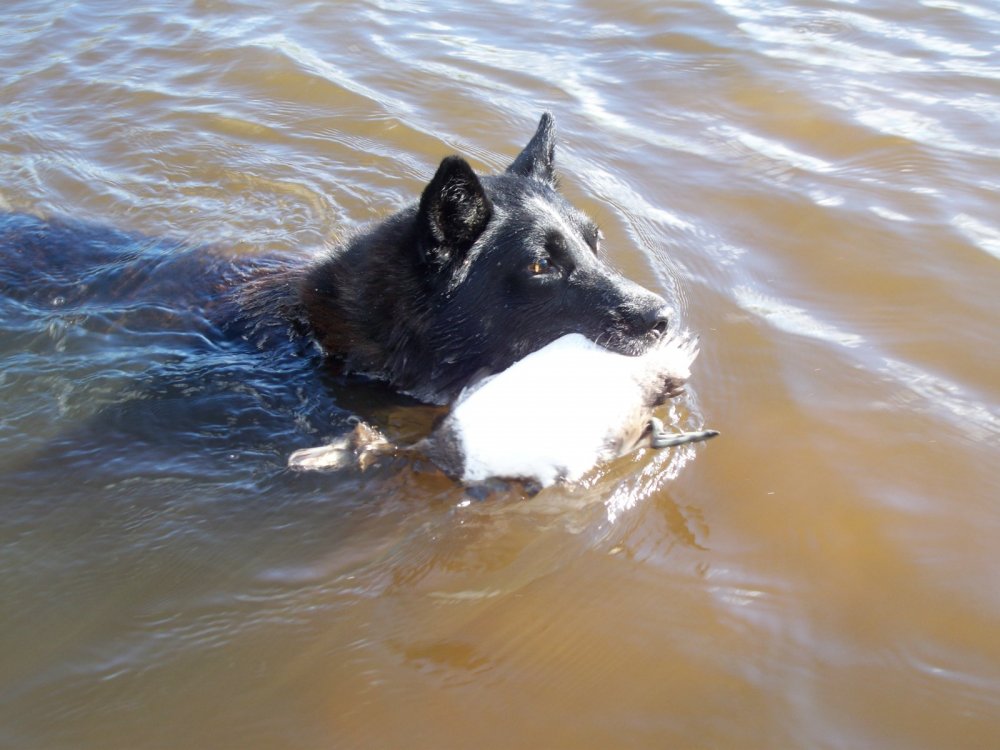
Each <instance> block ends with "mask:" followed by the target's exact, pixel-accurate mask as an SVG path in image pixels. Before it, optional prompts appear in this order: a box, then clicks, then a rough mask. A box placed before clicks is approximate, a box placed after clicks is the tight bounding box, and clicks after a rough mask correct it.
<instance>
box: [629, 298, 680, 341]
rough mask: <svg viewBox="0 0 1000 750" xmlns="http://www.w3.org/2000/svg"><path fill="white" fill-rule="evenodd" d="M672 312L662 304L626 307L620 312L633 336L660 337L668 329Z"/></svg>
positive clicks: (650, 303)
mask: <svg viewBox="0 0 1000 750" xmlns="http://www.w3.org/2000/svg"><path fill="white" fill-rule="evenodd" d="M672 312H673V311H672V310H671V309H670V307H669V306H668V305H665V304H663V303H662V302H652V301H651V302H648V303H646V304H639V305H636V304H632V305H626V306H624V307H623V308H621V310H620V314H621V317H622V319H623V320H624V321H625V323H626V325H627V326H628V327H629V329H630V331H631V333H632V334H633V335H635V336H648V335H653V336H662V335H663V334H665V333H666V332H667V330H668V329H669V328H670V315H671V313H672Z"/></svg>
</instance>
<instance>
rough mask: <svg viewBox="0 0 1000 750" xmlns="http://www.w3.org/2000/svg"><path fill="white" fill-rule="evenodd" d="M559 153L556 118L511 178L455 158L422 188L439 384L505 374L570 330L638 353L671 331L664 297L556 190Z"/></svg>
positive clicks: (547, 121) (419, 217)
mask: <svg viewBox="0 0 1000 750" xmlns="http://www.w3.org/2000/svg"><path fill="white" fill-rule="evenodd" d="M554 157H555V133H554V122H553V119H552V116H551V115H549V114H547V113H546V114H545V115H543V116H542V119H541V122H540V123H539V125H538V130H537V132H536V133H535V135H534V137H532V139H531V141H530V142H529V143H528V145H527V146H526V147H525V149H524V150H523V151H522V152H521V153H520V154H519V155H518V156H517V158H516V159H515V160H514V161H513V163H512V164H511V165H510V166H509V167H508V168H507V170H506V171H505V172H504V173H502V174H499V175H494V176H489V177H482V178H480V177H478V176H477V175H476V174H475V173H474V172H473V170H472V168H471V167H470V166H469V164H468V163H467V162H466V161H465V160H464V159H462V158H461V157H458V156H450V157H448V158H446V159H444V160H443V161H442V162H441V165H440V166H439V168H438V170H437V172H436V173H435V175H434V177H433V179H431V181H430V183H429V184H428V185H427V187H426V188H425V189H424V191H423V194H422V196H421V199H420V204H419V207H418V209H417V214H416V224H415V227H416V237H415V239H416V246H417V253H418V258H419V262H420V264H421V265H422V267H423V276H424V278H425V279H427V280H429V282H428V285H427V287H425V288H426V291H427V293H428V296H429V300H428V301H429V303H430V309H431V311H432V313H431V314H430V315H429V316H428V323H429V325H428V327H427V328H426V330H425V334H426V345H427V346H428V347H429V348H430V349H432V350H433V351H435V353H436V356H435V357H434V359H433V364H432V367H433V368H434V369H436V370H440V372H436V373H435V377H434V379H435V380H437V381H439V382H440V380H441V379H442V377H444V376H445V371H450V372H451V373H452V374H453V375H455V376H457V379H456V382H458V381H465V382H467V381H468V380H470V379H472V377H473V376H474V374H476V373H489V372H498V371H500V370H503V369H506V368H507V367H508V366H510V365H511V364H512V363H513V362H515V361H517V360H518V359H520V358H522V357H523V356H525V355H526V354H528V353H529V352H532V351H535V350H537V349H539V348H541V347H543V346H545V345H546V344H548V343H550V342H552V341H554V340H555V339H557V338H559V337H560V336H563V335H564V334H567V333H580V334H583V335H584V336H586V337H587V338H588V339H591V340H593V341H595V342H597V343H599V344H601V345H602V346H604V347H605V348H608V349H610V350H612V351H617V352H620V353H623V354H630V355H637V354H641V353H643V352H644V351H645V350H646V349H647V348H648V347H649V346H650V344H651V343H653V342H654V341H656V340H657V339H658V338H659V337H661V336H662V335H663V334H665V333H666V331H667V328H668V326H669V324H670V320H669V313H670V309H669V307H668V306H667V304H666V302H665V300H664V299H663V298H661V297H660V296H658V295H656V294H653V293H652V292H650V291H648V290H646V289H644V288H643V287H641V286H639V285H638V284H636V283H634V282H631V281H629V280H628V279H626V278H624V277H623V276H622V275H621V274H619V273H618V272H617V271H615V270H614V269H613V268H611V267H610V266H609V265H608V264H607V263H606V262H605V261H604V259H603V257H602V252H601V247H600V244H601V239H602V236H601V232H600V230H599V229H598V227H597V225H596V224H595V223H594V222H593V221H592V220H591V219H590V218H589V217H587V216H586V215H585V214H584V213H583V212H581V211H579V210H577V209H576V208H574V207H573V206H571V205H570V204H569V203H568V201H566V199H565V198H563V197H562V195H560V193H559V192H558V189H557V185H556V177H555V158H554Z"/></svg>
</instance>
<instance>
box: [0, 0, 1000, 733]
mask: <svg viewBox="0 0 1000 750" xmlns="http://www.w3.org/2000/svg"><path fill="white" fill-rule="evenodd" d="M165 5H166V4H165ZM0 39H2V44H0V207H2V208H3V209H4V210H6V211H16V212H27V213H30V214H35V215H39V216H63V217H71V218H73V219H81V220H86V221H89V222H94V223H96V224H99V225H101V226H105V227H114V228H117V229H120V230H124V231H127V232H134V233H140V234H142V235H145V236H148V237H154V238H165V237H169V238H172V239H173V240H174V241H176V243H177V244H176V245H175V246H173V247H175V248H176V252H177V253H183V252H187V251H188V249H189V248H191V247H195V246H200V245H203V244H213V245H214V246H215V247H216V248H222V249H223V250H224V251H225V252H227V253H230V254H242V255H244V256H250V255H256V254H260V253H265V252H279V253H286V252H287V253H302V252H305V253H311V252H317V251H318V250H320V249H321V248H322V246H323V245H324V243H326V242H334V241H336V239H337V238H338V237H341V236H343V235H344V233H345V232H347V231H349V230H350V229H352V228H353V227H355V226H357V225H359V224H361V223H362V222H365V221H367V220H370V219H372V218H377V217H380V216H383V215H385V214H387V213H388V212H389V211H391V210H392V209H394V208H397V207H399V206H401V205H403V204H404V203H406V202H407V201H409V200H411V199H413V198H414V197H415V196H416V195H417V194H418V192H419V190H420V189H421V186H422V183H423V181H425V180H426V179H427V178H429V176H430V175H431V174H432V172H433V169H434V167H435V166H436V163H437V161H438V160H439V159H440V158H441V157H442V156H443V155H445V154H448V153H451V152H460V153H462V154H465V155H466V156H468V157H469V158H470V159H471V160H472V161H473V162H474V163H475V164H476V165H477V167H478V168H480V169H482V170H492V169H501V168H503V167H504V166H505V165H506V164H507V162H508V160H509V159H510V158H511V157H512V156H513V155H514V154H515V153H516V152H517V150H518V149H519V148H520V147H521V146H522V145H523V144H524V143H525V142H526V140H527V138H528V137H529V136H530V134H531V132H532V129H533V127H534V124H535V122H536V121H537V118H538V116H539V114H540V113H541V111H542V110H544V109H550V110H552V111H553V112H554V114H555V115H556V118H557V122H558V126H559V130H560V137H561V145H560V150H559V152H558V158H559V162H560V171H561V174H562V178H563V185H564V190H565V192H566V193H567V194H568V195H569V196H570V197H571V198H572V200H573V201H574V202H576V203H577V204H578V205H580V206H581V207H583V208H585V209H587V210H588V211H590V212H591V213H592V214H593V215H594V216H595V218H596V219H597V220H598V221H599V222H600V223H601V224H602V226H603V229H604V232H605V235H606V236H607V238H608V239H607V246H608V248H609V253H610V255H611V256H612V259H613V261H614V262H615V263H616V264H617V265H618V266H619V267H620V268H622V269H623V270H624V271H626V272H627V273H628V274H629V275H630V276H632V277H633V278H635V279H637V280H639V281H641V282H642V283H645V284H646V285H648V286H650V287H651V288H653V289H656V290H658V291H659V292H661V293H663V294H665V295H666V296H668V297H670V298H671V299H672V300H674V301H675V302H676V303H677V305H678V307H679V309H680V311H681V318H682V319H683V322H684V323H685V324H686V325H689V326H690V327H692V328H693V329H695V330H697V331H698V332H700V333H701V336H702V355H701V358H700V359H699V361H698V362H697V363H696V366H695V373H694V382H693V388H692V389H691V393H690V395H689V396H688V397H686V400H684V401H683V402H682V403H680V404H679V405H678V406H677V409H676V411H675V413H674V414H673V415H672V417H673V419H674V420H675V421H684V420H687V421H689V422H692V423H702V422H704V423H705V424H707V425H709V426H711V427H715V428H717V429H719V430H721V431H722V432H723V436H722V437H721V438H719V439H717V440H715V441H713V442H712V443H709V444H706V445H703V446H698V447H689V448H686V449H683V450H681V451H677V452H674V453H672V454H659V455H656V456H651V455H649V454H640V455H637V456H634V457H631V458H626V459H624V460H622V461H620V462H618V463H616V464H615V465H613V466H611V467H609V468H608V469H607V470H605V471H603V472H600V473H599V474H597V475H595V477H594V478H593V479H592V480H591V481H590V482H588V483H587V484H586V486H584V487H580V488H576V489H573V490H569V489H558V488H556V489H553V490H550V491H546V492H544V493H542V494H541V495H539V496H537V497H535V498H533V499H526V498H525V497H524V496H523V495H522V494H521V493H520V492H519V491H518V490H517V489H516V488H511V490H510V491H509V492H508V493H506V494H504V493H501V494H499V495H498V496H494V497H493V498H491V499H488V500H486V501H470V499H469V498H467V497H466V495H465V493H464V492H463V490H462V489H461V488H460V487H456V486H455V485H453V484H450V483H449V482H446V481H445V480H443V479H440V478H435V477H433V476H428V475H421V474H418V473H415V472H414V471H413V470H412V468H411V467H409V466H407V465H405V464H402V465H400V464H396V465H390V466H384V467H380V468H377V469H375V470H373V471H371V472H367V473H365V474H360V475H340V476H337V475H334V476H319V477H315V476H314V477H300V476H298V477H297V476H293V475H290V474H289V473H287V472H285V471H284V470H283V462H284V460H285V458H286V456H287V454H288V452H290V450H291V449H293V448H295V447H303V446H304V445H308V444H311V443H315V442H317V441H319V440H320V439H321V438H322V437H324V436H325V435H326V434H328V433H329V431H330V429H331V428H330V424H331V423H330V421H329V419H330V417H329V416H328V415H329V414H330V413H347V412H348V411H351V410H353V409H355V408H356V404H355V402H359V403H360V402H364V403H365V404H367V405H368V407H369V408H374V409H375V411H376V412H377V413H378V414H379V415H380V417H381V421H382V423H384V424H387V425H390V426H391V427H392V428H393V429H395V430H396V431H398V432H401V433H406V432H407V431H410V432H419V430H420V429H422V427H424V426H426V422H427V418H428V417H427V415H426V414H425V413H423V412H422V411H421V410H419V409H414V408H413V407H407V406H403V405H400V404H398V403H395V402H393V401H392V400H391V399H388V398H387V397H386V396H385V394H380V393H378V392H377V389H376V392H375V393H368V391H366V390H365V389H364V388H363V387H361V386H359V385H357V384H351V383H346V382H341V381H340V380H337V379H336V378H334V379H332V380H322V381H321V380H317V379H316V378H315V377H312V379H310V376H309V375H306V374H304V370H297V369H295V367H294V366H292V365H286V364H285V363H282V362H278V361H265V362H264V364H261V362H258V361H252V360H248V359H247V358H246V355H243V354H240V353H238V352H234V351H227V350H209V349H206V348H204V347H202V346H201V344H199V343H198V342H196V341H195V340H194V337H193V336H192V338H190V339H186V338H183V337H182V336H181V335H180V334H177V335H176V336H174V337H173V338H169V339H168V338H165V337H163V336H159V335H154V334H151V333H149V332H145V331H144V330H143V331H140V330H138V328H135V327H133V326H132V325H131V323H129V324H128V325H125V324H115V321H121V320H123V318H121V317H115V315H118V316H121V315H125V316H127V315H130V314H133V312H134V311H109V309H107V308H101V309H100V310H99V311H98V312H95V311H94V310H95V308H74V309H73V310H67V311H64V312H60V311H59V309H57V308H58V307H59V305H60V304H61V300H52V301H51V309H50V308H44V309H43V308H42V307H37V306H36V307H31V306H29V305H27V304H26V303H22V302H17V301H16V300H15V297H17V294H15V291H17V292H18V293H20V292H23V291H24V290H21V289H17V290H15V286H16V282H14V281H12V280H11V279H9V278H6V277H5V279H6V280H5V281H4V284H6V285H8V288H7V289H5V290H4V291H5V294H8V295H9V296H10V299H11V300H14V301H8V302H5V306H4V309H3V319H4V322H3V323H2V328H3V331H2V337H0V347H2V348H0V355H2V359H0V368H2V369H0V384H2V388H0V454H2V456H3V458H2V461H0V471H2V475H0V482H2V487H3V489H2V493H3V494H2V497H0V503H2V505H0V512H2V521H0V535H2V536H0V602H2V607H3V610H2V619H0V663H2V666H0V746H2V747H10V748H102V749H103V748H130V749H135V748H177V747H191V748H351V747H359V748H360V747H364V748H368V747H407V748H423V747H456V748H457V747H482V748H509V747H548V748H555V747H565V748H591V747H593V748H608V747H637V748H668V747H670V748H674V747H676V748H686V747H705V748H763V747H775V748H776V747H782V748H784V747H803V748H806V747H808V748H860V747H879V748H1000V460H998V459H1000V455H998V448H1000V347H998V332H1000V210H998V209H1000V199H998V190H1000V6H998V5H997V4H996V3H995V2H992V0H923V2H919V3H900V2H885V1H883V2H866V3H848V2H836V1H834V0H826V1H825V2H818V1H812V2H801V3H797V4H795V5H793V6H787V5H784V4H782V3H781V2H777V1H768V0H760V1H759V2H753V1H751V0H715V2H710V1H709V0H688V2H682V3H669V4H668V3H639V2H633V1H632V0H626V1H625V2H607V1H606V0H583V1H581V2H578V3H551V4H549V3H541V4H539V3H532V2H524V1H523V0H511V1H510V2H502V3H501V2H497V3H478V4H468V3H449V2H443V1H442V2H436V1H435V0H426V1H424V2H421V1H420V0H415V1H414V2H405V1H400V2H392V1H391V0H372V2H369V3H365V2H359V1H357V0H349V1H347V2H337V3H334V2H319V1H318V0H317V1H314V2H306V1H303V0H286V1H285V2H282V3H272V2H266V0H260V1H258V2H236V1H227V0H193V1H192V2H189V3H185V4H184V6H183V8H182V9H179V10H155V9H154V7H153V6H149V5H145V4H136V3H124V2H104V3H96V2H94V3H59V2H18V1H16V0H15V1H14V2H10V0H8V2H6V3H5V4H4V6H3V9H2V10H0ZM168 252H170V251H169V250H168ZM168 280H169V279H168ZM112 312H114V315H112ZM98 317H100V318H101V319H102V320H104V321H111V323H108V324H107V325H103V326H98V325H97V323H96V322H95V321H96V319H97V318H98ZM128 320H131V318H128ZM197 323H198V321H197V320H196V319H195V320H194V324H197ZM194 324H193V325H194ZM195 327H196V326H195ZM248 363H249V364H248ZM338 410H339V411H338ZM324 419H326V420H327V421H324Z"/></svg>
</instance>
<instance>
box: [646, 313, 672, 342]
mask: <svg viewBox="0 0 1000 750" xmlns="http://www.w3.org/2000/svg"><path fill="white" fill-rule="evenodd" d="M672 312H673V310H671V309H670V308H669V307H667V306H666V305H664V306H663V307H661V308H660V309H659V310H656V311H655V312H654V313H653V315H652V316H651V319H650V326H649V332H650V333H656V334H658V335H661V336H662V335H663V334H665V333H666V332H667V330H668V329H669V328H670V313H672Z"/></svg>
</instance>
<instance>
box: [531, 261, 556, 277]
mask: <svg viewBox="0 0 1000 750" xmlns="http://www.w3.org/2000/svg"><path fill="white" fill-rule="evenodd" d="M528 270H529V271H531V272H532V273H533V274H535V275H536V276H538V275H539V274H543V273H548V272H549V271H550V270H552V261H550V260H549V259H548V258H539V259H538V260H536V261H534V262H533V263H532V264H531V265H530V266H528Z"/></svg>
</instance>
